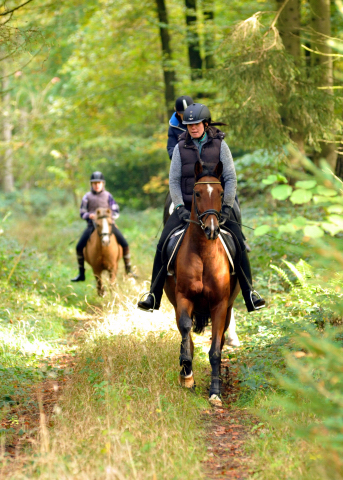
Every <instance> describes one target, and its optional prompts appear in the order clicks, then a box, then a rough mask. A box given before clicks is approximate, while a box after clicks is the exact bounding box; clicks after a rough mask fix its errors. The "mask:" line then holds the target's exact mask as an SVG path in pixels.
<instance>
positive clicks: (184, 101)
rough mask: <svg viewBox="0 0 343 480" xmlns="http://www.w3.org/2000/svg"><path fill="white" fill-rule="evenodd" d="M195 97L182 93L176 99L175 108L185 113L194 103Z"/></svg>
mask: <svg viewBox="0 0 343 480" xmlns="http://www.w3.org/2000/svg"><path fill="white" fill-rule="evenodd" d="M192 103H193V98H192V97H189V96H188V95H182V96H181V97H179V98H177V99H176V101H175V110H176V111H177V112H179V113H183V112H184V111H185V110H186V108H187V107H188V105H192Z"/></svg>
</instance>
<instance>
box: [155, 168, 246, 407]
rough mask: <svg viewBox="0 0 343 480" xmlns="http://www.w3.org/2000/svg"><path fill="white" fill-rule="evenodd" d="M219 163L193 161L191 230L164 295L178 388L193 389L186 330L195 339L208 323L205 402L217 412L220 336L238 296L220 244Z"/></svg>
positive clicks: (191, 350)
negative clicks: (175, 347)
mask: <svg viewBox="0 0 343 480" xmlns="http://www.w3.org/2000/svg"><path fill="white" fill-rule="evenodd" d="M222 170H223V164H222V162H219V163H218V164H217V165H216V166H215V168H214V169H211V168H210V167H209V166H206V165H202V163H201V162H200V161H197V162H196V164H195V167H194V173H195V178H196V179H201V180H200V181H197V180H196V182H195V185H194V190H193V202H192V209H191V216H190V225H189V227H188V229H187V231H186V233H185V236H184V238H183V240H182V244H181V246H180V249H179V251H178V254H177V256H176V260H175V266H174V271H175V275H174V276H168V277H167V280H166V283H165V286H164V289H165V292H166V294H167V296H168V299H169V301H170V302H171V303H172V305H173V306H174V309H175V314H176V322H177V326H178V329H179V331H180V334H181V338H182V340H181V349H180V366H181V372H180V375H179V383H180V385H181V386H183V387H186V388H194V386H195V382H194V375H193V370H192V360H193V353H194V344H193V341H192V337H191V328H192V324H193V319H194V331H195V332H197V333H200V332H201V331H203V329H204V328H205V326H206V325H207V322H208V318H209V317H210V318H211V320H212V344H211V349H210V351H209V359H210V363H211V367H212V372H211V385H210V392H209V401H210V403H211V404H213V405H216V406H220V405H221V404H222V401H221V392H220V383H221V382H220V366H221V351H222V348H223V346H224V342H225V335H224V334H225V332H226V330H227V328H228V326H229V324H230V317H231V310H232V306H233V302H234V300H235V298H236V297H237V295H238V293H239V289H240V287H239V283H238V281H237V276H233V275H231V272H230V264H229V260H228V257H227V254H226V252H225V250H224V247H223V245H222V243H221V240H220V239H219V238H218V235H219V233H220V210H221V207H222V200H223V188H222V185H221V182H220V177H221V174H222Z"/></svg>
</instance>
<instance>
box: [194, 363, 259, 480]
mask: <svg viewBox="0 0 343 480" xmlns="http://www.w3.org/2000/svg"><path fill="white" fill-rule="evenodd" d="M229 363H230V362H229V360H228V359H224V360H223V361H222V374H223V386H222V392H223V400H224V403H223V407H221V408H209V409H208V410H205V412H204V421H205V422H206V424H207V443H208V447H207V458H206V460H205V461H204V467H205V472H206V478H207V479H209V480H224V479H231V478H234V479H245V478H248V476H249V475H251V474H252V473H253V469H252V461H251V459H250V458H249V456H248V455H247V453H246V452H245V450H244V444H245V442H246V440H247V437H248V436H249V435H250V432H251V427H252V426H253V425H254V424H257V423H258V420H257V419H256V418H254V417H253V416H252V415H250V414H248V413H247V412H245V411H244V410H242V409H238V408H235V407H231V406H230V404H231V403H232V402H234V400H235V399H236V397H237V395H238V393H239V382H238V379H237V367H236V366H232V365H231V366H230V370H229Z"/></svg>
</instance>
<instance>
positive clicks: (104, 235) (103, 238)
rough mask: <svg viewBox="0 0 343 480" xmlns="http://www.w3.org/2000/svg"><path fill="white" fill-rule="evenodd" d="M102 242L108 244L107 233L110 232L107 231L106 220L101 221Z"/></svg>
mask: <svg viewBox="0 0 343 480" xmlns="http://www.w3.org/2000/svg"><path fill="white" fill-rule="evenodd" d="M101 233H102V241H103V243H108V242H109V240H110V239H109V233H110V230H109V225H108V221H107V218H103V219H102V232H101Z"/></svg>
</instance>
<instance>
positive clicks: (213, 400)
mask: <svg viewBox="0 0 343 480" xmlns="http://www.w3.org/2000/svg"><path fill="white" fill-rule="evenodd" d="M208 401H209V402H210V404H211V405H213V406H214V407H221V406H222V405H223V402H222V400H221V398H220V396H219V395H216V394H215V393H212V395H211V396H210V398H209V399H208Z"/></svg>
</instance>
